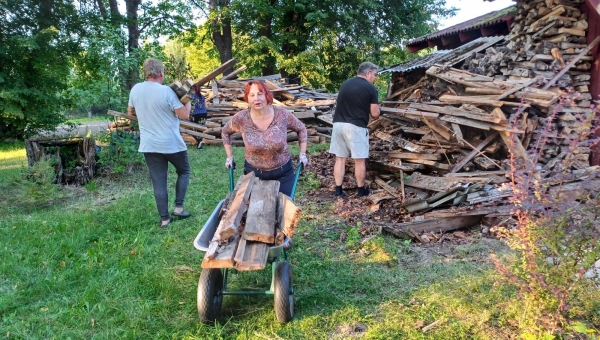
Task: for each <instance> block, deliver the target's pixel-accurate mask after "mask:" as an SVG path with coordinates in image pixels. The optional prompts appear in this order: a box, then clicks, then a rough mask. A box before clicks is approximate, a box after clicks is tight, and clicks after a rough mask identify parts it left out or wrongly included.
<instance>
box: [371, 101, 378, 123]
mask: <svg viewBox="0 0 600 340" xmlns="http://www.w3.org/2000/svg"><path fill="white" fill-rule="evenodd" d="M379 113H380V112H379V104H371V117H372V118H373V119H378V118H379Z"/></svg>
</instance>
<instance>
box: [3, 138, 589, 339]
mask: <svg viewBox="0 0 600 340" xmlns="http://www.w3.org/2000/svg"><path fill="white" fill-rule="evenodd" d="M293 152H294V153H297V148H294V149H293ZM9 153H10V154H11V156H10V157H9V156H7V155H8V154H9ZM234 154H235V157H236V158H237V159H238V160H240V161H241V160H242V159H243V149H241V148H236V149H234ZM189 157H190V163H191V166H192V175H191V181H190V187H189V189H188V195H187V198H186V203H185V207H186V209H188V210H190V211H191V212H192V214H193V215H192V217H191V218H189V219H186V220H180V221H176V222H175V223H173V224H172V226H171V227H170V228H168V229H166V230H163V229H160V228H158V227H157V224H158V219H159V218H158V215H157V212H156V207H155V203H154V197H153V191H152V186H151V184H150V181H149V179H148V174H147V170H146V169H145V167H140V168H138V169H136V170H135V172H134V173H132V174H129V175H123V176H121V177H118V178H97V179H95V180H94V181H95V189H94V190H93V191H88V190H86V189H85V188H75V187H67V188H63V189H62V190H63V193H65V196H64V198H62V199H60V200H56V201H54V202H53V204H51V205H49V206H37V205H35V204H34V205H31V206H23V205H21V204H20V203H19V197H20V195H22V192H21V191H20V190H19V188H18V187H16V186H15V185H14V181H15V179H16V178H20V177H19V175H18V174H17V175H15V177H12V178H7V177H5V176H0V188H4V192H5V194H4V197H2V198H1V199H0V209H1V210H0V214H1V216H2V217H1V218H0V239H2V246H1V247H0V258H2V261H1V262H0V329H2V332H3V334H10V336H8V335H7V337H8V338H11V339H12V338H15V339H52V338H55V339H66V338H73V339H88V338H97V339H122V338H125V339H155V338H171V339H203V340H204V339H350V338H357V337H361V338H364V339H512V338H515V337H517V336H518V335H519V333H518V331H516V330H515V325H516V324H517V322H516V319H517V316H516V315H515V312H514V310H515V309H514V307H513V306H514V301H515V300H516V298H517V297H516V293H515V292H514V290H512V289H511V288H510V286H509V285H506V284H505V283H503V282H502V280H501V278H500V277H499V275H498V274H497V273H496V272H495V270H494V269H493V267H492V266H491V264H490V263H489V262H488V261H487V254H489V253H491V252H494V253H497V254H499V255H500V256H505V255H504V254H507V253H506V251H507V250H506V248H505V247H504V246H503V245H502V244H501V243H500V242H498V241H495V240H489V239H477V238H474V239H473V240H471V241H470V242H467V243H465V244H462V245H442V246H439V245H438V246H432V247H431V246H430V247H426V246H415V245H411V244H410V242H407V241H406V240H400V239H397V238H394V237H392V236H389V235H385V234H377V233H375V234H374V235H372V237H371V238H370V239H369V240H367V241H365V242H363V243H362V245H361V244H360V242H361V241H363V240H362V239H359V240H358V243H349V242H347V241H340V235H341V234H342V233H348V231H349V230H350V229H351V228H353V227H349V226H348V225H346V224H344V221H342V220H340V219H339V217H336V216H331V215H330V214H331V210H330V209H329V207H328V205H327V204H321V205H317V204H311V203H310V201H306V200H305V199H303V198H302V197H301V196H299V197H298V198H299V201H298V202H304V205H303V209H304V211H305V214H306V215H312V216H313V217H312V218H311V219H308V218H307V219H303V220H302V221H301V223H300V225H299V227H298V230H297V234H296V236H295V237H294V248H293V249H292V251H291V252H290V253H289V256H290V258H289V260H290V262H291V264H292V270H293V280H294V289H295V297H296V316H295V319H294V320H293V321H292V322H290V323H288V324H286V325H280V324H279V323H278V322H277V321H276V319H275V315H274V310H273V308H274V307H273V298H272V297H268V296H263V297H260V296H227V297H225V299H224V303H223V310H222V318H221V319H220V320H219V322H218V323H217V324H216V325H203V324H201V323H199V322H198V319H197V312H196V291H197V282H198V277H199V275H200V272H201V269H200V263H201V261H202V258H203V253H201V252H199V251H197V250H196V249H195V248H194V246H193V244H192V242H193V239H194V238H195V236H196V235H197V234H198V232H199V231H200V228H201V227H202V226H203V225H204V222H205V221H206V219H207V218H208V216H209V215H210V213H211V212H212V211H213V209H214V207H215V206H216V204H217V203H218V202H219V201H220V200H221V199H222V198H224V197H225V195H226V193H227V192H228V190H229V188H228V186H229V178H228V173H227V171H226V170H225V168H224V161H225V154H224V151H223V149H222V148H220V147H205V148H204V149H202V150H196V149H190V150H189ZM239 163H240V162H238V164H239ZM15 164H23V167H25V166H26V159H25V152H24V146H23V145H22V144H11V145H6V144H0V167H9V166H13V165H15ZM238 168H239V169H238V170H237V171H236V179H237V177H239V176H240V175H241V173H242V170H241V167H238ZM8 171H16V169H11V170H4V172H8ZM19 171H20V170H19ZM174 181H175V173H174V170H173V169H172V168H171V169H170V171H169V188H170V190H171V191H170V192H169V194H170V195H171V196H170V197H173V195H174V192H173V188H174ZM299 193H300V194H301V193H302V191H299ZM336 221H338V222H336ZM325 226H327V227H326V228H325ZM270 278H271V272H270V268H268V269H267V270H263V271H250V272H235V271H233V272H232V274H231V276H230V280H229V283H230V287H231V288H232V289H244V288H262V289H265V288H267V287H268V286H269V285H270ZM582 294H583V293H582ZM585 294H586V295H584V296H585V297H586V299H587V300H589V301H590V302H589V304H588V305H586V306H583V307H580V308H579V309H577V310H575V311H574V313H575V312H576V313H579V314H578V315H580V316H581V317H582V318H585V317H588V315H589V311H590V310H595V309H597V303H595V302H593V301H598V299H597V297H598V296H597V295H598V294H593V293H590V292H587V291H586V292H585ZM591 318H592V320H594V318H593V317H591ZM597 319H598V317H595V320H597ZM434 322H438V323H437V325H435V326H434V327H432V328H431V329H430V330H427V332H424V331H423V327H425V326H427V325H430V324H432V323H434Z"/></svg>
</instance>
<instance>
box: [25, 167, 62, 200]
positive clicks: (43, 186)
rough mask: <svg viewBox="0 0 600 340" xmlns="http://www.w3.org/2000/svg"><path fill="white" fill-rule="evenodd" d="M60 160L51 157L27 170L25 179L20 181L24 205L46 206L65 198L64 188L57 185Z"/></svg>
mask: <svg viewBox="0 0 600 340" xmlns="http://www.w3.org/2000/svg"><path fill="white" fill-rule="evenodd" d="M57 162H58V159H57V158H56V157H50V158H49V159H47V160H40V161H38V162H36V163H35V164H34V165H33V166H31V167H29V168H27V170H26V171H25V172H24V173H23V175H24V176H23V179H22V180H20V181H18V182H19V183H18V184H20V185H21V189H22V193H23V195H22V199H23V200H24V201H25V202H23V203H35V204H37V205H45V204H49V203H52V202H53V201H54V200H56V199H60V198H62V197H64V192H63V190H62V187H61V186H60V185H59V184H55V183H56V176H57V174H56V166H57Z"/></svg>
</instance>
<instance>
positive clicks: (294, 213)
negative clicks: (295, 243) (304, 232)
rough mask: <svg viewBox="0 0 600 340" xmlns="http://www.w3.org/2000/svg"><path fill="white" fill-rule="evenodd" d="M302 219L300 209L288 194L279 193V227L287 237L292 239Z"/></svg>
mask: <svg viewBox="0 0 600 340" xmlns="http://www.w3.org/2000/svg"><path fill="white" fill-rule="evenodd" d="M300 217H302V209H300V208H299V207H298V206H297V205H296V204H295V203H294V201H292V199H291V198H290V197H288V196H287V195H286V194H282V193H279V200H278V203H277V225H278V229H279V230H280V231H282V232H283V233H284V234H285V236H287V237H289V238H291V237H292V236H294V233H295V232H296V226H297V224H298V222H299V221H300Z"/></svg>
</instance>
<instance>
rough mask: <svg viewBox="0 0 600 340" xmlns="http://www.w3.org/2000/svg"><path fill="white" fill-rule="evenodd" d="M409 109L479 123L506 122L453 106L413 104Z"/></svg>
mask: <svg viewBox="0 0 600 340" xmlns="http://www.w3.org/2000/svg"><path fill="white" fill-rule="evenodd" d="M409 108H415V109H419V110H423V111H431V112H437V113H441V114H444V115H451V116H457V117H464V118H469V119H474V120H480V121H484V122H489V123H495V124H500V123H505V122H507V121H506V119H504V120H502V119H498V118H496V117H493V116H491V115H488V114H478V113H473V112H471V111H466V110H461V109H458V108H456V107H453V106H450V105H447V104H445V105H444V106H435V105H428V104H417V103H413V104H410V106H409Z"/></svg>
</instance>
